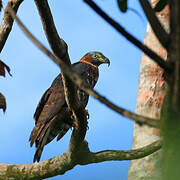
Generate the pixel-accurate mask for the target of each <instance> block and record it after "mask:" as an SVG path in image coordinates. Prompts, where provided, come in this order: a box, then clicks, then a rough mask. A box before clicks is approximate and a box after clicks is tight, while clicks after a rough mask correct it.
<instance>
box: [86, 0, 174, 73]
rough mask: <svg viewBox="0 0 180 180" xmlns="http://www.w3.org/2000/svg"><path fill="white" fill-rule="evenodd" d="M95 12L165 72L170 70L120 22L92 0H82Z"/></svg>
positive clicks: (162, 60) (168, 66) (166, 64)
mask: <svg viewBox="0 0 180 180" xmlns="http://www.w3.org/2000/svg"><path fill="white" fill-rule="evenodd" d="M84 2H85V3H87V4H88V5H89V6H90V7H91V8H92V9H93V10H94V11H95V12H96V13H97V14H99V15H100V16H101V17H102V18H103V19H104V20H105V21H106V22H108V23H109V24H110V25H111V26H112V27H114V28H115V29H116V30H117V31H118V32H119V33H121V34H122V35H123V36H124V37H125V38H126V39H127V40H128V41H130V42H131V43H133V44H134V45H135V46H136V47H138V48H139V49H141V50H142V51H143V52H144V53H145V54H146V55H147V56H149V57H150V58H151V59H152V60H153V61H154V62H155V63H157V64H158V65H159V66H160V67H161V68H162V69H164V70H165V71H166V72H171V66H170V65H169V64H168V63H167V62H165V60H164V59H163V58H161V57H160V56H159V55H157V54H156V53H155V52H154V51H153V50H151V49H150V48H148V47H147V46H146V45H144V44H143V43H141V42H140V41H139V40H137V39H136V38H135V37H134V36H132V35H131V34H130V33H128V32H127V31H126V30H125V29H124V28H123V27H122V26H121V25H120V24H118V23H117V22H116V21H114V20H113V19H112V18H111V17H109V16H108V15H107V14H106V13H105V12H104V11H103V10H102V9H100V7H98V6H97V5H96V4H95V3H94V2H93V1H92V0H84Z"/></svg>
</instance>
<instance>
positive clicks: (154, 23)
mask: <svg viewBox="0 0 180 180" xmlns="http://www.w3.org/2000/svg"><path fill="white" fill-rule="evenodd" d="M139 1H140V4H141V6H142V8H143V10H144V12H145V14H146V17H147V18H148V21H149V23H150V24H151V27H152V29H153V31H154V33H155V35H156V37H157V38H158V40H159V42H160V43H161V45H162V46H163V47H164V48H166V49H167V48H168V46H169V40H170V38H169V34H168V33H167V32H166V31H165V29H164V28H163V27H162V25H161V23H160V21H159V20H158V18H157V16H156V15H155V12H154V10H153V9H152V7H151V5H150V4H149V2H148V0H139Z"/></svg>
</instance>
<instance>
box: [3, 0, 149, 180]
mask: <svg viewBox="0 0 180 180" xmlns="http://www.w3.org/2000/svg"><path fill="white" fill-rule="evenodd" d="M96 2H97V1H96ZM49 3H50V7H51V10H52V12H53V16H54V21H55V24H56V26H57V29H58V32H59V34H60V36H61V37H62V38H63V39H64V40H65V41H66V42H67V44H68V46H69V54H70V57H71V61H72V63H74V62H76V61H78V60H79V59H80V58H81V57H82V56H83V55H84V54H85V53H87V52H88V51H94V50H96V51H100V52H102V53H103V54H104V55H105V56H107V57H108V58H109V59H110V61H111V65H110V67H107V66H106V65H102V66H101V67H100V77H99V81H98V83H97V85H96V87H95V89H96V90H97V91H98V92H100V93H101V94H102V95H104V96H106V97H107V98H109V99H110V100H111V101H112V102H114V103H116V104H117V105H119V106H122V107H124V108H126V109H128V110H131V111H135V106H136V97H137V88H138V73H139V66H140V59H141V52H140V50H138V49H137V48H136V47H134V46H133V45H132V44H130V43H129V42H128V41H127V40H126V39H125V38H124V37H123V36H121V35H120V34H119V33H117V32H116V31H115V30H114V29H113V28H112V27H111V26H110V25H108V24H107V23H106V22H105V21H104V20H102V19H101V18H100V17H99V16H98V15H97V14H95V13H94V12H93V11H92V10H91V9H90V8H89V7H88V6H87V5H86V4H85V3H83V1H82V0H76V1H75V0H69V1H66V0H61V1H59V0H53V1H49ZM98 3H99V5H101V7H102V8H103V9H104V10H105V11H106V12H107V13H108V14H109V15H110V16H111V17H113V18H115V19H116V20H117V21H118V22H119V23H121V24H122V25H123V26H124V27H125V28H126V30H128V31H129V32H131V33H132V34H133V35H135V36H136V37H137V38H138V39H140V40H143V39H144V35H145V31H146V19H145V17H144V15H143V12H142V10H141V8H140V5H139V4H138V2H137V1H130V2H129V7H131V8H134V9H136V10H137V11H138V12H139V13H140V14H141V16H142V19H143V20H142V19H141V18H139V17H138V15H136V14H135V13H133V12H132V11H128V12H127V13H126V14H122V13H120V11H119V9H118V8H117V4H116V2H114V1H107V0H106V1H103V0H101V1H98ZM4 6H5V4H4ZM18 15H19V17H20V18H21V20H22V21H23V22H24V23H25V25H26V26H27V27H28V28H29V30H30V31H31V32H32V33H33V34H34V35H35V36H36V37H37V38H38V39H39V40H40V41H41V42H43V44H45V45H46V47H48V48H49V46H48V43H47V41H46V38H45V35H44V32H43V30H42V26H41V22H40V18H39V15H38V13H37V10H36V7H35V4H34V2H33V1H24V2H23V4H22V5H21V7H20V9H19V12H18ZM1 18H2V13H1ZM0 59H1V60H3V61H4V62H5V63H6V64H7V65H9V67H10V68H11V73H12V75H13V77H10V76H9V75H7V76H6V78H3V77H0V84H1V86H0V91H1V92H2V93H3V94H4V95H5V97H6V100H7V111H6V113H5V114H3V112H2V111H0V127H1V131H0V147H1V148H0V162H2V163H18V164H19V163H21V164H22V163H31V162H32V160H33V156H34V152H35V148H34V147H33V148H30V146H29V142H28V139H29V135H30V132H31V130H32V128H33V127H34V120H33V114H34V111H35V109H36V106H37V103H38V101H39V100H40V98H41V96H42V94H43V93H44V92H45V90H46V89H47V88H48V87H49V86H50V85H51V83H52V81H53V79H54V78H55V77H56V76H57V74H58V73H59V69H58V67H57V66H56V65H55V64H54V63H52V62H51V60H49V59H48V58H47V57H46V56H45V55H44V54H43V53H42V52H40V50H38V49H37V48H36V47H35V46H34V45H33V44H32V43H31V42H30V40H29V39H27V37H26V36H25V35H24V34H23V33H22V31H21V30H20V28H19V27H18V26H17V25H16V23H15V24H14V27H13V30H12V32H11V34H10V36H9V38H8V40H7V43H6V45H5V47H4V49H3V51H2V53H1V57H0ZM87 108H88V111H89V114H90V119H89V130H88V131H87V135H86V140H87V141H88V142H89V147H90V149H91V151H100V150H106V149H116V150H127V149H131V145H132V135H133V122H132V121H130V120H127V119H125V118H123V117H121V116H119V115H118V114H117V113H115V112H113V111H112V110H110V109H108V108H107V107H105V106H104V105H102V104H101V103H100V102H98V101H97V100H95V99H94V98H90V100H89V103H88V106H87ZM70 135H71V131H69V132H68V134H66V135H65V136H64V138H63V139H62V140H61V141H60V142H58V143H57V142H56V141H53V142H51V143H50V144H49V145H47V146H46V147H45V149H44V151H43V154H42V158H41V160H45V159H49V158H51V157H54V156H56V155H59V154H61V153H63V152H64V151H66V150H67V148H68V143H69V139H70ZM128 167H129V162H128V161H117V162H104V163H99V164H90V165H87V166H76V167H75V168H74V169H73V170H71V171H68V172H66V173H65V174H64V175H62V176H56V177H53V178H49V179H52V180H57V179H60V178H62V179H63V180H70V179H72V178H78V179H79V180H83V179H85V178H86V180H90V179H92V178H93V179H94V180H99V179H103V180H109V179H110V178H111V179H113V180H119V179H120V180H125V179H127V172H128Z"/></svg>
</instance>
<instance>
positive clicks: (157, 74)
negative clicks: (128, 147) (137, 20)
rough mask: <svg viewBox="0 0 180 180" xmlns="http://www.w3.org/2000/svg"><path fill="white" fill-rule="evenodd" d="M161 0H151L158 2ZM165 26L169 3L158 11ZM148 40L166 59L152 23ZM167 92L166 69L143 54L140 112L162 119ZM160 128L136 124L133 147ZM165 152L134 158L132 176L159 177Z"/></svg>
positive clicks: (130, 179) (153, 137) (130, 178)
mask: <svg viewBox="0 0 180 180" xmlns="http://www.w3.org/2000/svg"><path fill="white" fill-rule="evenodd" d="M156 2H157V0H153V1H151V4H152V5H154V4H155V3H156ZM157 16H158V18H159V19H160V21H161V23H162V24H163V27H164V28H165V29H166V31H169V9H168V7H166V8H165V9H164V10H163V11H162V12H160V13H158V14H157ZM144 43H145V44H146V45H148V46H149V47H151V48H152V49H153V50H154V51H155V52H157V53H158V54H159V55H160V56H161V57H163V59H166V58H167V52H166V50H165V49H164V48H163V47H162V46H161V45H160V43H159V42H158V39H157V38H156V37H155V35H154V33H153V31H152V29H151V27H150V25H149V24H148V27H147V34H146V37H145V40H144ZM165 93H166V83H165V80H164V73H163V71H162V69H161V68H160V67H159V66H157V65H156V64H154V63H153V61H152V60H151V59H150V58H148V57H147V56H146V55H144V54H143V56H142V61H141V67H140V78H139V89H138V98H137V106H136V112H137V113H138V114H141V115H144V116H147V117H151V118H155V119H159V117H160V111H161V106H162V103H163V99H164V96H165ZM159 137H160V131H159V130H157V129H154V128H150V127H147V126H139V125H138V124H137V123H135V124H134V135H133V148H137V147H141V146H144V145H146V144H148V143H150V142H152V141H154V140H157V139H159ZM161 156H162V151H158V152H156V153H154V154H152V155H150V156H147V157H145V158H143V159H139V160H135V161H131V163H130V168H129V174H128V180H134V179H143V180H146V179H147V180H149V179H159V178H160V177H161V172H162V171H161Z"/></svg>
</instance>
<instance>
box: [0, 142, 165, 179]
mask: <svg viewBox="0 0 180 180" xmlns="http://www.w3.org/2000/svg"><path fill="white" fill-rule="evenodd" d="M161 145H162V142H161V141H160V140H159V141H156V142H154V143H152V144H150V145H147V146H145V147H142V148H138V149H134V150H129V151H120V150H105V151H100V152H96V153H92V152H90V151H89V148H88V144H87V143H86V142H83V143H82V146H81V149H80V153H79V156H78V158H77V159H76V160H75V161H74V160H72V159H71V153H70V151H67V152H65V153H63V154H62V155H60V156H56V157H54V158H52V159H49V160H46V161H41V162H39V163H31V164H23V165H17V164H0V179H10V178H11V179H12V180H13V179H22V180H23V179H25V180H32V179H42V178H43V179H44V178H49V177H53V176H56V175H61V174H64V173H65V172H66V171H68V170H70V169H72V168H73V167H75V166H76V165H78V164H80V165H87V164H92V163H99V162H104V161H121V160H132V159H139V158H143V157H145V156H148V155H149V154H152V153H154V152H156V151H157V150H159V149H160V148H161Z"/></svg>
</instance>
